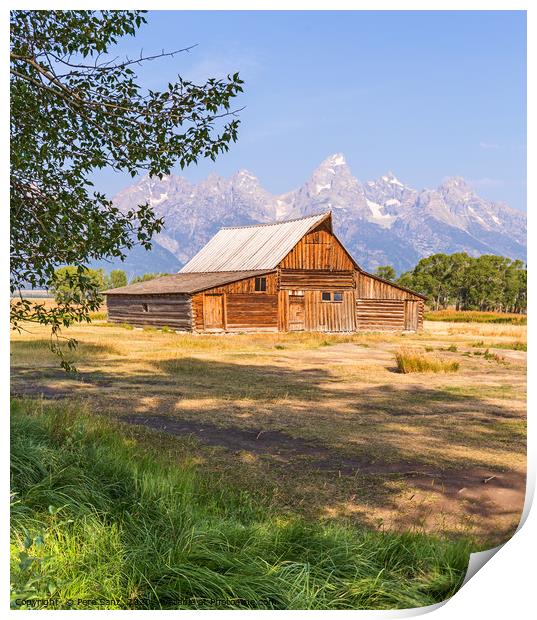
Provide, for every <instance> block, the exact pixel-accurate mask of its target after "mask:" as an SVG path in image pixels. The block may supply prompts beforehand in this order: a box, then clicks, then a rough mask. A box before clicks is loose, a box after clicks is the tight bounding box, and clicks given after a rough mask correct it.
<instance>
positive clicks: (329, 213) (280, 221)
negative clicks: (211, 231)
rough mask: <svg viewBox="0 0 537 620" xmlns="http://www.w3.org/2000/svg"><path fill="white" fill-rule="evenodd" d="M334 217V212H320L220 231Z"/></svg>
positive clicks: (222, 228) (228, 227)
mask: <svg viewBox="0 0 537 620" xmlns="http://www.w3.org/2000/svg"><path fill="white" fill-rule="evenodd" d="M323 215H324V216H327V217H328V216H329V215H332V211H320V212H319V213H312V214H311V215H303V216H302V217H294V218H292V219H290V220H276V221H274V222H265V223H264V224H263V223H262V224H246V225H244V226H222V227H221V228H220V229H219V230H236V229H239V228H262V227H263V226H279V225H280V224H292V223H293V222H300V221H302V220H309V219H313V218H317V217H321V216H323Z"/></svg>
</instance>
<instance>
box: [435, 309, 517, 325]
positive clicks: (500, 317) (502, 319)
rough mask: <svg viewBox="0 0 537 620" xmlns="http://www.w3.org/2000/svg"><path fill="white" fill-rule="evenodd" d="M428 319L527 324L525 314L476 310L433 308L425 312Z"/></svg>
mask: <svg viewBox="0 0 537 620" xmlns="http://www.w3.org/2000/svg"><path fill="white" fill-rule="evenodd" d="M425 320H426V321H449V322H451V323H503V324H510V325H526V323H527V316H526V315H525V314H509V313H506V312H478V311H474V310H433V311H429V312H426V313H425Z"/></svg>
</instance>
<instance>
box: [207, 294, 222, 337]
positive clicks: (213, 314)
mask: <svg viewBox="0 0 537 620" xmlns="http://www.w3.org/2000/svg"><path fill="white" fill-rule="evenodd" d="M203 323H204V326H205V329H224V296H223V295H205V297H204V299H203Z"/></svg>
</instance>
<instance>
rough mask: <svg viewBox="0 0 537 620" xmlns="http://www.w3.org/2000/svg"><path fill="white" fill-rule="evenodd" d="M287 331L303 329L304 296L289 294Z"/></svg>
mask: <svg viewBox="0 0 537 620" xmlns="http://www.w3.org/2000/svg"><path fill="white" fill-rule="evenodd" d="M289 331H290V332H301V331H304V297H303V296H298V295H290V296H289Z"/></svg>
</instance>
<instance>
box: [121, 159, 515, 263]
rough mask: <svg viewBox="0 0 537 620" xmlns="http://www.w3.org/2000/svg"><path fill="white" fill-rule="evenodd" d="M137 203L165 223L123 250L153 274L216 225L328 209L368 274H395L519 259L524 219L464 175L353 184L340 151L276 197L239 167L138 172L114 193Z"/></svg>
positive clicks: (191, 250)
mask: <svg viewBox="0 0 537 620" xmlns="http://www.w3.org/2000/svg"><path fill="white" fill-rule="evenodd" d="M145 201H149V202H150V204H151V205H152V206H153V207H154V208H155V211H156V213H157V214H158V215H159V216H161V217H163V218H164V220H165V229H164V230H163V232H162V233H161V234H159V235H158V236H157V237H156V239H155V241H156V244H155V246H156V250H155V251H152V252H150V253H140V252H138V253H136V257H132V260H131V257H130V256H129V258H128V262H127V265H128V271H130V272H131V273H144V272H148V271H156V270H157V269H155V268H154V267H153V264H152V261H153V255H155V252H156V254H158V258H159V261H158V262H159V269H158V270H159V271H177V270H178V269H179V267H180V266H181V265H182V264H184V263H185V262H186V261H187V260H188V259H189V258H190V257H191V256H193V255H194V254H195V253H196V252H197V251H198V250H199V249H200V247H201V246H202V245H204V244H205V243H206V242H207V241H208V239H209V238H210V237H211V236H212V235H213V234H214V233H215V232H216V231H217V230H218V229H219V228H220V227H222V226H240V225H245V224H253V223H265V222H269V221H273V220H278V219H289V218H293V217H300V216H303V215H309V214H312V213H319V212H321V211H328V210H331V211H332V213H333V218H334V226H335V230H336V234H338V236H339V237H340V238H341V239H342V241H343V242H344V243H345V244H346V246H347V248H348V249H349V250H350V252H351V253H352V254H353V255H354V257H355V258H356V260H357V261H358V263H359V264H360V265H361V266H362V267H364V268H365V269H369V270H372V269H374V268H375V267H376V266H378V265H385V264H391V265H393V266H394V267H395V268H396V269H397V270H398V271H403V270H406V269H409V268H411V267H413V266H414V265H415V264H416V262H417V261H418V260H419V259H420V258H422V257H424V256H427V255H429V254H432V253H435V252H445V253H452V252H468V253H469V254H471V255H479V254H485V253H486V254H502V255H505V256H509V257H512V258H521V259H524V260H525V258H526V217H525V215H523V214H522V213H520V212H518V211H515V210H513V209H511V208H509V207H508V206H507V205H505V204H501V203H494V202H491V201H488V200H484V199H483V198H480V197H479V196H478V195H477V194H476V193H475V192H474V190H473V189H472V188H471V187H470V185H469V184H468V183H467V182H466V181H465V180H464V179H462V178H460V177H454V178H450V179H447V180H445V181H444V182H443V183H442V184H441V185H440V187H438V188H437V189H432V190H431V189H425V190H422V191H417V190H416V189H414V188H412V187H409V186H408V185H407V184H405V183H404V182H403V181H401V180H399V179H398V178H397V177H396V176H395V175H394V174H393V173H391V172H388V173H387V174H385V175H383V176H381V177H380V178H378V179H376V180H373V181H367V182H365V183H362V182H360V181H359V180H358V179H357V178H356V177H355V176H354V175H353V173H352V172H351V170H350V168H349V166H348V164H347V162H346V160H345V157H344V156H343V155H342V154H340V153H336V154H335V155H332V156H330V157H328V158H327V159H326V160H325V161H323V162H322V163H321V165H320V166H319V167H318V168H317V169H316V170H315V171H314V172H313V174H312V176H311V178H310V179H309V180H308V181H306V183H304V185H302V186H301V187H299V188H298V189H296V190H293V191H290V192H287V193H285V194H282V195H279V196H275V195H273V194H271V193H270V192H268V191H266V190H265V189H264V188H263V187H262V186H261V184H260V183H259V181H258V179H257V178H256V177H255V176H254V175H253V174H252V173H251V172H249V171H247V170H239V171H238V172H236V173H235V174H234V175H233V176H232V177H230V178H229V179H225V178H222V177H219V176H217V175H210V176H209V177H207V178H206V179H205V180H204V181H202V182H201V183H198V184H192V183H189V182H188V181H187V180H186V179H184V178H182V177H179V176H174V175H171V176H168V177H165V178H163V179H162V180H159V179H150V178H148V177H144V178H142V179H141V180H140V181H139V182H138V183H136V184H135V185H132V186H131V187H128V188H127V189H125V190H123V191H122V192H120V193H119V194H117V196H116V197H115V198H114V203H115V204H116V206H118V207H119V208H120V209H127V208H129V207H132V206H134V205H135V204H140V203H142V202H145ZM142 259H143V260H142ZM164 264H166V265H165V266H164ZM114 266H117V265H115V264H114Z"/></svg>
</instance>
